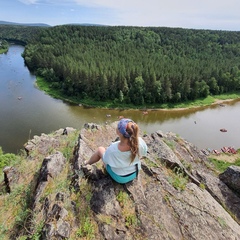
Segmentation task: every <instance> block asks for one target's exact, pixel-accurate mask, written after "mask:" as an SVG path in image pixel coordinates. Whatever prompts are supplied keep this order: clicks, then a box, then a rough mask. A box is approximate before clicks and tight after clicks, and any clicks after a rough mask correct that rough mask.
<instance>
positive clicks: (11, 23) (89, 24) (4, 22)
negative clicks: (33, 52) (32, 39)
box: [0, 21, 106, 27]
mask: <svg viewBox="0 0 240 240" xmlns="http://www.w3.org/2000/svg"><path fill="white" fill-rule="evenodd" d="M0 25H20V26H34V27H52V26H51V25H48V24H45V23H15V22H7V21H0ZM60 25H61V24H60ZM63 25H75V26H77V25H79V26H106V25H102V24H94V23H67V24H63Z"/></svg>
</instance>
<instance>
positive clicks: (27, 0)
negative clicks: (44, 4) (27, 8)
mask: <svg viewBox="0 0 240 240" xmlns="http://www.w3.org/2000/svg"><path fill="white" fill-rule="evenodd" d="M18 1H19V2H21V3H24V4H26V5H30V4H35V3H37V2H38V0H18Z"/></svg>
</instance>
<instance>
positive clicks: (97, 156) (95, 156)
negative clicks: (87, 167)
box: [85, 147, 106, 164]
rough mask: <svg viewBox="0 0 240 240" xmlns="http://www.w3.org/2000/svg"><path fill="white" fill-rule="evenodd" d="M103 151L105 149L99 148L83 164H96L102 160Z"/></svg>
mask: <svg viewBox="0 0 240 240" xmlns="http://www.w3.org/2000/svg"><path fill="white" fill-rule="evenodd" d="M105 151H106V149H105V148H104V147H99V148H98V149H97V151H96V152H95V153H94V154H93V155H92V156H91V157H90V159H89V160H88V161H86V162H85V164H93V163H96V162H98V161H99V160H100V159H101V158H102V156H103V154H104V153H105Z"/></svg>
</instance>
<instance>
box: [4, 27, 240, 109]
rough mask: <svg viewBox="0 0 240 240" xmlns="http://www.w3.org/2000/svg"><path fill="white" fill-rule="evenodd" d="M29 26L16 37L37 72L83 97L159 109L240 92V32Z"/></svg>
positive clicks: (70, 93) (54, 85)
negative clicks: (164, 104)
mask: <svg viewBox="0 0 240 240" xmlns="http://www.w3.org/2000/svg"><path fill="white" fill-rule="evenodd" d="M8 28H9V26H8ZM15 28H16V27H15ZM24 29H25V32H24V34H23V31H18V33H17V34H18V37H16V36H15V39H18V40H21V41H23V42H25V43H26V46H25V51H24V54H23V57H24V59H25V63H26V65H27V66H28V67H29V69H30V70H31V71H33V72H34V73H35V74H36V75H38V76H41V77H43V78H44V79H45V80H46V81H47V82H49V84H50V86H51V88H53V89H57V90H58V91H59V92H61V93H62V94H63V95H65V96H71V97H76V98H77V99H79V100H80V99H83V100H84V99H92V100H94V101H113V102H115V103H119V104H121V103H124V104H135V105H137V106H141V105H152V106H154V104H161V103H177V102H184V101H187V100H195V99H199V98H202V97H206V96H208V95H217V94H222V93H229V92H234V91H239V90H240V32H231V31H213V30H194V29H181V28H164V27H120V26H119V27H117V26H115V27H108V26H74V25H62V26H56V27H47V28H46V27H45V28H34V27H31V31H29V32H27V30H26V29H29V27H25V28H24ZM33 29H34V30H33ZM0 30H1V29H0ZM11 31H12V32H11V33H13V32H14V31H13V30H11ZM15 31H16V29H15ZM4 34H6V35H8V34H9V32H8V31H6V30H5V32H1V34H0V39H1V38H3V39H7V37H6V36H5V37H4V36H3V35H4ZM19 34H20V35H19ZM21 34H22V35H21ZM12 38H14V36H12ZM8 39H10V37H8Z"/></svg>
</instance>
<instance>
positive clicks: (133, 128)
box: [126, 122, 139, 163]
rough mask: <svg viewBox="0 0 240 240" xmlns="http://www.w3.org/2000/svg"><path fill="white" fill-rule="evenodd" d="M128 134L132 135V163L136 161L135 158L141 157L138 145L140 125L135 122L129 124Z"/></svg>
mask: <svg viewBox="0 0 240 240" xmlns="http://www.w3.org/2000/svg"><path fill="white" fill-rule="evenodd" d="M126 132H127V133H128V134H129V135H130V138H129V145H130V148H131V163H132V162H133V161H134V159H135V157H136V156H137V155H139V145H138V134H139V128H138V125H137V124H136V123H134V122H129V123H128V124H127V128H126Z"/></svg>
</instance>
